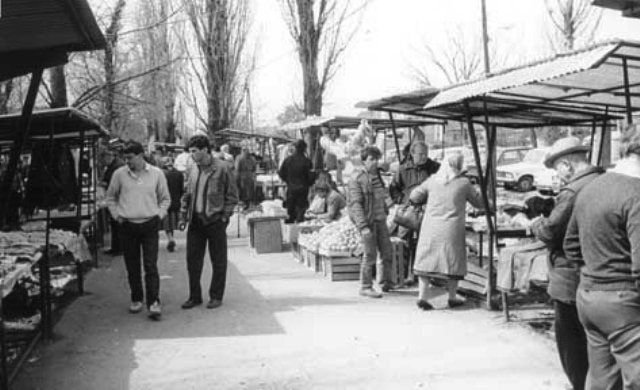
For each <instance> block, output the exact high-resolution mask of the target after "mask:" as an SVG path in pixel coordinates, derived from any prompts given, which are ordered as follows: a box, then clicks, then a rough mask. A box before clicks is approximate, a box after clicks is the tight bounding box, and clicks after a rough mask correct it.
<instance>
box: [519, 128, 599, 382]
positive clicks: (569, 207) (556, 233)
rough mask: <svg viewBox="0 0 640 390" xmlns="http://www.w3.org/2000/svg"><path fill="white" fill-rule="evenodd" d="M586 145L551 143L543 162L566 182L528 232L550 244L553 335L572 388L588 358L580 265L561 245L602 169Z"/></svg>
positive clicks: (581, 377) (582, 379)
mask: <svg viewBox="0 0 640 390" xmlns="http://www.w3.org/2000/svg"><path fill="white" fill-rule="evenodd" d="M588 151H589V147H588V146H583V145H582V143H581V142H580V140H579V139H578V138H576V137H567V138H562V139H560V140H558V141H556V142H555V143H554V144H553V146H552V147H551V151H550V153H549V155H548V157H547V158H546V159H545V162H544V164H545V165H546V166H547V167H548V168H552V169H555V171H556V172H557V174H558V176H559V177H560V179H561V180H562V181H563V182H564V183H565V185H564V187H562V188H561V189H560V192H559V194H558V196H557V198H556V205H555V207H554V208H553V211H552V212H551V214H550V215H549V217H547V218H541V219H538V220H536V221H535V222H533V224H532V225H531V232H532V233H533V235H534V236H535V237H536V238H537V239H539V240H540V241H542V242H544V243H545V245H546V246H547V247H548V248H549V287H548V290H547V291H548V293H549V296H550V297H551V299H553V304H554V309H555V325H554V329H555V335H556V344H557V346H558V353H559V355H560V362H561V363H562V367H563V369H564V372H565V374H566V375H567V377H568V378H569V381H570V382H571V385H572V387H573V389H574V390H582V389H584V383H585V379H586V377H587V370H588V369H589V361H588V357H587V338H586V335H585V333H584V329H583V328H582V325H581V324H580V320H579V318H578V311H577V309H576V290H577V289H578V282H579V281H580V269H579V267H578V265H577V264H576V263H574V262H569V261H568V260H567V259H566V257H565V254H564V250H563V249H562V244H563V241H564V236H565V234H566V232H567V225H568V224H569V219H570V218H571V214H572V212H573V205H574V202H575V199H576V196H577V195H578V194H579V193H580V191H581V190H582V189H583V188H584V187H585V186H586V185H587V184H589V183H591V181H592V180H593V179H595V178H596V177H598V175H600V174H602V173H603V172H604V170H603V169H602V168H600V167H594V166H592V165H591V164H589V162H588V161H587V152H588Z"/></svg>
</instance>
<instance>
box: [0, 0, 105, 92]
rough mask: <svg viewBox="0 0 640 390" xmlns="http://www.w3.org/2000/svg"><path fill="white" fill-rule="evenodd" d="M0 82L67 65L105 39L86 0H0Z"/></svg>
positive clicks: (98, 46)
mask: <svg viewBox="0 0 640 390" xmlns="http://www.w3.org/2000/svg"><path fill="white" fill-rule="evenodd" d="M0 4H1V7H2V10H1V12H2V14H1V16H0V81H3V80H7V79H10V78H13V77H17V76H20V75H23V74H27V73H30V72H32V71H34V70H35V69H37V68H42V67H44V68H46V67H51V66H55V65H60V64H64V63H66V62H67V53H68V52H72V51H85V50H97V49H103V48H104V47H105V44H106V43H105V39H104V36H103V35H102V32H101V31H100V28H99V27H98V24H97V23H96V20H95V18H94V17H93V13H92V12H91V9H90V8H89V5H88V4H87V2H86V0H56V1H53V0H2V1H1V2H0Z"/></svg>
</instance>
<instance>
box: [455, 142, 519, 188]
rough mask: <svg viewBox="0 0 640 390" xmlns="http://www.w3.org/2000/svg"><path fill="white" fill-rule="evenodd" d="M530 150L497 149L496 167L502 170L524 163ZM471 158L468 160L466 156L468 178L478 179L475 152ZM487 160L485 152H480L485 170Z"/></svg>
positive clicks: (515, 148) (517, 148) (516, 148)
mask: <svg viewBox="0 0 640 390" xmlns="http://www.w3.org/2000/svg"><path fill="white" fill-rule="evenodd" d="M529 150H531V148H530V147H528V146H517V147H507V148H503V147H499V148H496V166H497V167H498V169H500V167H503V166H505V165H511V164H517V163H519V162H522V160H523V159H524V156H525V155H526V154H527V152H528V151H529ZM469 157H470V158H469V159H467V158H466V156H465V162H466V163H467V176H468V177H469V178H471V179H472V180H473V179H477V178H478V167H477V166H476V162H475V159H474V157H473V152H471V154H470V156H469ZM486 158H487V157H486V154H485V152H484V151H483V150H482V151H480V159H481V161H482V162H483V168H484V162H485V161H486Z"/></svg>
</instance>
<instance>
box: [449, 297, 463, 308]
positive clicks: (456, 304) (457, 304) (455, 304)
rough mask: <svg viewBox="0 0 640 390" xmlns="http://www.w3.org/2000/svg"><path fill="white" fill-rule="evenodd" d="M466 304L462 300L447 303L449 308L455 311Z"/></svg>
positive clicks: (451, 300) (450, 300) (452, 300)
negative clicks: (455, 308)
mask: <svg viewBox="0 0 640 390" xmlns="http://www.w3.org/2000/svg"><path fill="white" fill-rule="evenodd" d="M464 302H465V301H463V300H462V299H457V298H456V299H449V300H448V301H447V303H448V304H449V308H451V309H453V308H454V307H459V306H462V305H464Z"/></svg>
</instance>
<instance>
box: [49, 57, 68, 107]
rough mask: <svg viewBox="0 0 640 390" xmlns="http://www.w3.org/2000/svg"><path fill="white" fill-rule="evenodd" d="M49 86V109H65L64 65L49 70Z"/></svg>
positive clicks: (66, 104)
mask: <svg viewBox="0 0 640 390" xmlns="http://www.w3.org/2000/svg"><path fill="white" fill-rule="evenodd" d="M49 84H50V85H51V108H58V107H67V106H68V105H69V102H68V100H67V79H66V76H65V74H64V65H59V66H55V67H53V68H50V69H49Z"/></svg>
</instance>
